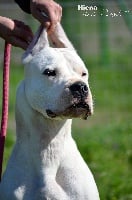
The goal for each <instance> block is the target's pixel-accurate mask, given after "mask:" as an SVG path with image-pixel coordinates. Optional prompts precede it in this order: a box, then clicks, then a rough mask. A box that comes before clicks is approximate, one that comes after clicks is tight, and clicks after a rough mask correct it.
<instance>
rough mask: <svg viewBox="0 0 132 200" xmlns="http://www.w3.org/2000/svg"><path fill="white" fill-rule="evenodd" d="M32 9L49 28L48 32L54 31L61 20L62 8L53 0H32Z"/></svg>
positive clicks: (36, 16) (35, 15) (38, 18)
mask: <svg viewBox="0 0 132 200" xmlns="http://www.w3.org/2000/svg"><path fill="white" fill-rule="evenodd" d="M30 9H31V13H32V15H33V16H34V17H35V18H36V19H37V20H38V21H40V23H41V24H42V25H43V26H44V27H46V28H47V30H48V32H52V31H54V29H55V26H56V24H57V22H60V21H61V16H62V8H61V6H60V5H59V4H57V3H56V2H54V1H53V0H30ZM42 13H45V14H46V15H47V16H48V17H46V16H44V15H42Z"/></svg>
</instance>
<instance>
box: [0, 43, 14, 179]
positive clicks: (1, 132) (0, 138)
mask: <svg viewBox="0 0 132 200" xmlns="http://www.w3.org/2000/svg"><path fill="white" fill-rule="evenodd" d="M10 52H11V44H8V43H6V42H5V49H4V64H3V100H2V119H1V129H0V181H1V175H2V163H3V154H4V145H5V137H6V132H7V123H8V98H9V70H10Z"/></svg>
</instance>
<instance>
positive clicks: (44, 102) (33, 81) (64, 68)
mask: <svg viewBox="0 0 132 200" xmlns="http://www.w3.org/2000/svg"><path fill="white" fill-rule="evenodd" d="M49 39H50V40H51V42H52V44H53V45H55V48H53V47H50V46H49V42H48V39H47V32H46V31H45V30H42V28H41V27H40V29H39V31H38V32H37V34H36V35H35V38H34V40H33V42H32V43H31V45H30V46H29V48H28V49H27V51H26V52H25V54H24V56H23V63H24V65H25V93H26V98H27V101H28V103H29V104H30V106H31V107H32V108H33V109H34V110H36V111H38V112H40V113H41V114H43V115H44V116H45V117H48V118H57V119H58V117H59V118H64V117H66V118H73V117H81V118H83V119H87V117H88V116H89V115H91V114H92V113H93V103H92V95H91V91H90V88H89V85H88V71H87V69H86V67H85V65H84V63H83V61H82V60H81V59H80V57H79V56H78V55H77V53H76V51H75V50H74V48H73V47H72V45H71V43H70V42H69V41H68V39H67V37H66V35H65V33H64V31H63V29H62V28H61V26H60V25H58V26H57V29H56V32H55V33H53V34H52V35H50V36H49Z"/></svg>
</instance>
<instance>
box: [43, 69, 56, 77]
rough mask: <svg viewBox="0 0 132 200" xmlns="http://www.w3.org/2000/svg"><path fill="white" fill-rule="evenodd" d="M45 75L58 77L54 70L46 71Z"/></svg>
mask: <svg viewBox="0 0 132 200" xmlns="http://www.w3.org/2000/svg"><path fill="white" fill-rule="evenodd" d="M43 74H44V75H47V76H56V71H55V70H53V69H46V70H44V72H43Z"/></svg>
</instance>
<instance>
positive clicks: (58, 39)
mask: <svg viewBox="0 0 132 200" xmlns="http://www.w3.org/2000/svg"><path fill="white" fill-rule="evenodd" d="M48 37H49V39H50V41H51V43H52V44H53V46H54V47H56V48H70V49H74V47H73V45H72V44H71V42H70V41H69V39H68V38H67V36H66V34H65V32H64V30H63V28H62V26H61V24H60V23H57V25H56V28H55V30H54V32H52V33H50V34H49V35H48Z"/></svg>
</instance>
